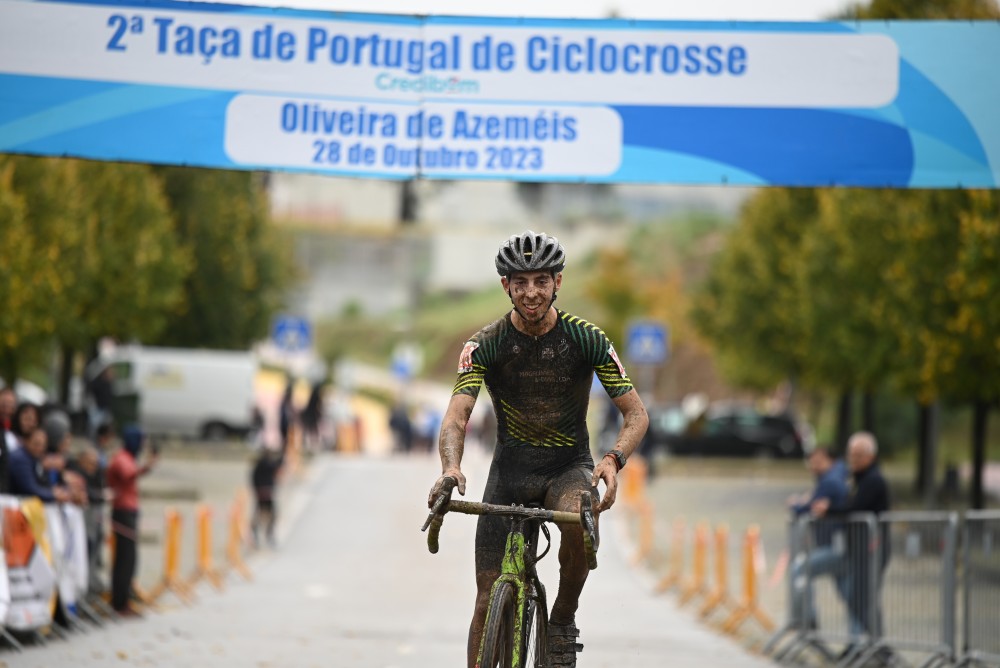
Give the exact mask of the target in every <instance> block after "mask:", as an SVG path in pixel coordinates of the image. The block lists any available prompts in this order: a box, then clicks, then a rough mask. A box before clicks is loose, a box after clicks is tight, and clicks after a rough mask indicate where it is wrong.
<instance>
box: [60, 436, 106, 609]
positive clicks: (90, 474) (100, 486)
mask: <svg viewBox="0 0 1000 668" xmlns="http://www.w3.org/2000/svg"><path fill="white" fill-rule="evenodd" d="M101 429H105V430H107V431H110V430H111V427H110V425H101V426H100V427H99V428H98V435H100V430H101ZM69 468H70V469H71V470H73V471H75V472H76V473H77V474H78V475H80V476H81V477H82V479H83V480H84V484H85V487H86V493H87V504H86V506H85V507H84V510H83V519H84V526H85V527H86V530H87V572H88V578H89V580H88V583H87V593H88V594H91V595H99V594H103V593H104V592H105V591H106V590H107V586H106V585H105V583H104V581H103V580H102V579H101V576H100V572H101V567H102V566H103V565H104V564H103V559H102V558H101V547H102V546H103V545H104V503H105V501H106V500H107V499H108V495H109V492H108V489H107V486H106V485H105V467H104V465H102V463H101V455H100V452H99V451H98V449H97V447H96V446H93V445H89V444H88V445H86V446H84V448H83V450H81V452H80V454H79V455H78V456H77V458H76V459H74V460H73V461H71V462H70V463H69Z"/></svg>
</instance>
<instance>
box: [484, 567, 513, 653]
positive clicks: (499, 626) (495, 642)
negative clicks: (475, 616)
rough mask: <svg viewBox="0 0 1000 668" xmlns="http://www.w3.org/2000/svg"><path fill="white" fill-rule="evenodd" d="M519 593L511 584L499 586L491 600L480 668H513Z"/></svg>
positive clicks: (502, 583) (503, 583)
mask: <svg viewBox="0 0 1000 668" xmlns="http://www.w3.org/2000/svg"><path fill="white" fill-rule="evenodd" d="M516 608H517V591H516V590H515V589H514V585H512V584H511V583H510V582H501V583H500V584H499V585H497V588H496V590H495V591H494V592H493V596H492V597H491V598H490V609H489V612H488V613H487V615H486V629H485V630H484V631H483V644H482V650H481V652H480V653H481V656H480V659H479V668H511V666H512V665H513V659H514V617H515V614H516V612H517V610H516Z"/></svg>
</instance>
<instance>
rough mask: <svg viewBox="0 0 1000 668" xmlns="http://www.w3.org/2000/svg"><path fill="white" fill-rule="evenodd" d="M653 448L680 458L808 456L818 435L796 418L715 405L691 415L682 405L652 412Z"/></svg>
mask: <svg viewBox="0 0 1000 668" xmlns="http://www.w3.org/2000/svg"><path fill="white" fill-rule="evenodd" d="M649 416H650V420H649V432H650V436H649V438H650V441H651V443H650V446H651V449H652V450H654V451H655V450H656V449H657V448H665V449H666V450H667V451H668V452H670V453H671V454H674V455H702V456H730V457H802V456H804V455H805V454H806V453H808V452H810V451H811V450H812V448H813V447H814V445H815V438H814V436H813V431H812V429H811V428H810V427H809V425H808V424H806V423H805V422H803V421H801V420H799V419H797V418H796V417H795V416H793V415H790V414H777V415H768V414H764V413H761V412H759V411H757V410H756V409H754V408H753V407H749V406H739V405H735V406H734V405H721V406H718V405H717V406H713V407H711V408H709V409H708V410H707V411H704V412H702V413H701V414H699V415H697V416H695V417H691V416H690V415H688V414H686V413H685V411H684V410H683V409H682V407H681V406H677V405H670V406H652V407H650V409H649Z"/></svg>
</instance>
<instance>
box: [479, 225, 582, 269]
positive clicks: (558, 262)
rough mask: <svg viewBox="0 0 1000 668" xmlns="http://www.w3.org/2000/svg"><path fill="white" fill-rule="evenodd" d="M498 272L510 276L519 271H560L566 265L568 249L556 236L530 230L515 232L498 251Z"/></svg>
mask: <svg viewBox="0 0 1000 668" xmlns="http://www.w3.org/2000/svg"><path fill="white" fill-rule="evenodd" d="M496 263H497V273H498V274H500V275H501V276H508V277H509V276H510V275H511V274H513V273H515V272H518V271H551V272H552V273H554V274H557V273H559V272H560V271H562V270H563V267H565V266H566V251H564V250H563V247H562V244H561V243H559V240H558V239H556V238H555V237H550V236H549V235H547V234H545V233H544V232H541V233H535V232H532V231H531V230H528V231H527V232H525V233H524V234H515V235H514V236H512V237H511V238H510V239H508V240H507V241H505V242H504V243H503V244H501V246H500V250H499V251H498V252H497V260H496Z"/></svg>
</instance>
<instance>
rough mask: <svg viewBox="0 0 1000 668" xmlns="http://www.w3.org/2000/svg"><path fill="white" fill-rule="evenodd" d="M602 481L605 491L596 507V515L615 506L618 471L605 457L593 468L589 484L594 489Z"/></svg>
mask: <svg viewBox="0 0 1000 668" xmlns="http://www.w3.org/2000/svg"><path fill="white" fill-rule="evenodd" d="M602 480H603V481H604V484H605V485H606V486H607V489H606V490H605V491H604V498H603V499H601V503H600V504H599V505H598V506H597V511H596V512H597V513H603V512H604V511H605V510H607V509H608V508H610V507H611V506H613V505H615V497H616V496H617V495H618V469H616V468H615V464H614V462H612V461H611V460H610V459H609V458H607V457H605V458H603V459H601V461H599V462H597V466H595V467H594V477H593V479H592V480H591V482H590V485H591V487H595V488H596V487H597V483H599V482H601V481H602Z"/></svg>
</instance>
